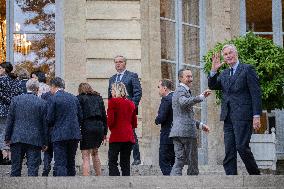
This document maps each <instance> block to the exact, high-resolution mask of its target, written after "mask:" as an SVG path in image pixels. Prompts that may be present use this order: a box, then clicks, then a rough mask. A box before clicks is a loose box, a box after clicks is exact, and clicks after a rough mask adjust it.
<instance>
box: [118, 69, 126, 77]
mask: <svg viewBox="0 0 284 189" xmlns="http://www.w3.org/2000/svg"><path fill="white" fill-rule="evenodd" d="M125 71H126V69H125V70H123V72H121V73H119V72H117V75H118V74H120V75H121V76H123V75H124V73H125Z"/></svg>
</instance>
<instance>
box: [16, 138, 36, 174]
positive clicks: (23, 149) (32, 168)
mask: <svg viewBox="0 0 284 189" xmlns="http://www.w3.org/2000/svg"><path fill="white" fill-rule="evenodd" d="M25 155H26V157H27V167H28V176H38V169H39V166H40V164H41V147H39V146H34V145H31V144H25V143H14V144H11V162H12V166H11V177H18V176H21V171H22V163H23V159H24V156H25Z"/></svg>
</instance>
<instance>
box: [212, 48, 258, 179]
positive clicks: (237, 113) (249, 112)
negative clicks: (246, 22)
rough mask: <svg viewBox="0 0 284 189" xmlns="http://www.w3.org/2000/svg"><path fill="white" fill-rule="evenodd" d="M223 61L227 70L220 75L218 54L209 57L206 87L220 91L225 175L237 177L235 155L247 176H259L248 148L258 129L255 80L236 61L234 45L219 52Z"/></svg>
mask: <svg viewBox="0 0 284 189" xmlns="http://www.w3.org/2000/svg"><path fill="white" fill-rule="evenodd" d="M222 56H223V57H224V61H225V62H226V63H227V64H228V65H229V67H230V68H228V69H225V70H224V71H223V72H221V73H220V74H219V73H217V71H218V69H219V68H220V67H221V66H222V65H223V64H224V62H223V63H220V53H217V54H215V55H213V58H212V68H211V72H210V76H209V77H208V86H209V88H210V89H213V90H221V91H222V105H221V121H224V143H225V159H224V161H223V166H224V169H225V172H226V174H227V175H236V174H237V152H238V153H239V155H240V157H241V158H242V160H243V162H244V164H245V166H246V169H247V171H248V173H249V174H250V175H259V174H260V172H259V169H258V167H257V164H256V162H255V159H254V156H253V154H252V152H251V149H250V147H249V142H250V138H251V135H252V129H253V128H254V129H256V130H257V129H259V127H260V114H261V111H262V110H261V89H260V86H259V81H258V76H257V75H256V72H255V70H254V69H253V67H252V66H251V65H248V64H242V63H241V62H240V61H239V60H238V52H237V49H236V47H235V46H234V45H225V46H224V47H223V49H222Z"/></svg>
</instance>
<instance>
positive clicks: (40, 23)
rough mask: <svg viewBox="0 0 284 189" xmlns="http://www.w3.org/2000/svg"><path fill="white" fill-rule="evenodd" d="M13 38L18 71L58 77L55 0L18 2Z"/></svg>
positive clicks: (16, 1)
mask: <svg viewBox="0 0 284 189" xmlns="http://www.w3.org/2000/svg"><path fill="white" fill-rule="evenodd" d="M25 32H27V33H25ZM13 37H14V38H13V42H14V46H13V48H14V63H15V64H16V65H17V67H24V68H25V69H27V70H28V71H29V72H30V73H31V72H34V71H42V72H45V73H46V74H47V76H48V79H50V78H51V77H54V75H55V69H54V67H55V0H44V1H42V0H15V1H14V34H13Z"/></svg>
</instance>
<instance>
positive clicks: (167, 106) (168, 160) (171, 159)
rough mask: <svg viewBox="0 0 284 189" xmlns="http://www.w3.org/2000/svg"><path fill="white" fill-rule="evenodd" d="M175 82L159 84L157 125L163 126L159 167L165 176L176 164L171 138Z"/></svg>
mask: <svg viewBox="0 0 284 189" xmlns="http://www.w3.org/2000/svg"><path fill="white" fill-rule="evenodd" d="M173 88H174V85H173V82H172V81H170V80H168V79H163V80H161V81H160V82H159V85H158V89H159V95H160V96H161V97H162V99H161V104H160V107H159V111H158V115H157V117H156V119H155V124H156V125H158V124H161V130H160V148H159V165H160V169H161V171H162V173H163V175H170V173H171V170H172V167H173V165H174V163H175V152H174V144H173V140H172V139H171V138H169V135H170V132H171V128H172V123H173V109H172V97H173Z"/></svg>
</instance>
